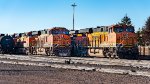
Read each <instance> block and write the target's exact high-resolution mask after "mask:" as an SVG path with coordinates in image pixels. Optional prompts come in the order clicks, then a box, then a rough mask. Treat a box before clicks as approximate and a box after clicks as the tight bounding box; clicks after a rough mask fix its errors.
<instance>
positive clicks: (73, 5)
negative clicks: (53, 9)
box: [71, 3, 77, 31]
mask: <svg viewBox="0 0 150 84" xmlns="http://www.w3.org/2000/svg"><path fill="white" fill-rule="evenodd" d="M71 6H72V7H73V31H74V14H75V7H76V6H77V5H76V4H75V3H74V4H72V5H71Z"/></svg>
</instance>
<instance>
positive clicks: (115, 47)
mask: <svg viewBox="0 0 150 84" xmlns="http://www.w3.org/2000/svg"><path fill="white" fill-rule="evenodd" d="M80 32H83V29H82V30H81V31H80ZM84 33H86V34H87V37H88V38H89V43H90V44H89V45H88V55H89V56H100V57H103V56H104V57H112V58H118V57H119V58H133V59H135V58H138V46H137V38H136V34H135V32H134V27H133V26H127V25H113V26H100V27H97V28H89V29H85V30H84Z"/></svg>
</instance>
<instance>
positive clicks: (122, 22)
mask: <svg viewBox="0 0 150 84" xmlns="http://www.w3.org/2000/svg"><path fill="white" fill-rule="evenodd" d="M119 24H120V25H124V24H125V25H128V26H131V25H132V23H131V19H130V18H129V17H128V16H127V14H126V15H125V16H124V17H123V18H122V20H121V23H119Z"/></svg>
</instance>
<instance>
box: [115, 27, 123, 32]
mask: <svg viewBox="0 0 150 84" xmlns="http://www.w3.org/2000/svg"><path fill="white" fill-rule="evenodd" d="M123 31H124V29H123V28H121V27H116V28H114V32H116V33H120V32H123Z"/></svg>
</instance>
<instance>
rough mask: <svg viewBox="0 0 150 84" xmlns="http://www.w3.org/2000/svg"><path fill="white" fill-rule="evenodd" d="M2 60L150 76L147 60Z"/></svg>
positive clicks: (19, 57)
mask: <svg viewBox="0 0 150 84" xmlns="http://www.w3.org/2000/svg"><path fill="white" fill-rule="evenodd" d="M0 62H1V63H9V64H23V65H35V66H49V67H54V68H64V69H77V70H88V71H100V72H107V73H118V74H130V75H142V76H148V77H150V62H149V61H146V60H126V59H107V58H84V57H82V58H81V57H54V56H53V57H42V56H40V55H39V56H27V55H0Z"/></svg>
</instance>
